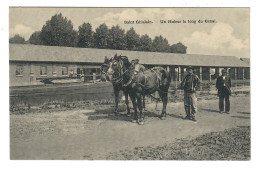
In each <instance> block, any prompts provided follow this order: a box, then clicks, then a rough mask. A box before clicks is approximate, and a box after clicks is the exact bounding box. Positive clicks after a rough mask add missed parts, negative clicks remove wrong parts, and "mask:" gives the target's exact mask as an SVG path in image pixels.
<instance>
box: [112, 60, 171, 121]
mask: <svg viewBox="0 0 260 169" xmlns="http://www.w3.org/2000/svg"><path fill="white" fill-rule="evenodd" d="M135 70H136V68H135V65H133V64H131V63H130V62H129V60H128V58H127V57H126V56H115V57H114V58H113V59H112V60H111V61H110V65H109V69H108V74H110V75H119V76H118V78H119V77H120V79H121V80H122V85H123V87H124V88H125V90H126V91H128V94H129V96H130V98H131V100H132V103H133V107H134V118H133V122H138V123H139V124H144V118H143V104H142V102H143V100H142V98H144V97H145V95H148V94H152V93H154V92H156V91H158V93H159V95H160V98H161V100H162V102H163V110H162V113H161V119H164V118H165V117H166V106H167V102H168V89H169V86H170V82H171V77H170V74H169V72H168V71H166V70H165V69H164V68H162V67H156V68H153V69H148V70H145V71H143V72H138V73H136V71H135ZM136 101H137V102H136ZM137 107H138V109H139V114H138V112H137Z"/></svg>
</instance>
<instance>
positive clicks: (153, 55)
mask: <svg viewBox="0 0 260 169" xmlns="http://www.w3.org/2000/svg"><path fill="white" fill-rule="evenodd" d="M9 51H10V57H9V60H10V61H27V62H69V63H70V62H74V63H103V62H104V57H105V56H107V57H109V58H111V57H113V56H114V55H115V54H116V53H117V54H118V55H123V56H127V57H128V58H129V60H132V59H139V62H140V63H141V64H147V65H190V66H212V67H214V66H215V67H249V66H250V65H249V64H247V63H246V62H243V61H241V60H240V59H238V58H237V57H235V56H215V55H198V54H196V55H194V54H177V53H160V52H143V51H128V50H110V49H94V48H73V47H59V46H41V45H28V44H10V46H9Z"/></svg>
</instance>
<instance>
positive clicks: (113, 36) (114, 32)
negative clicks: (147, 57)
mask: <svg viewBox="0 0 260 169" xmlns="http://www.w3.org/2000/svg"><path fill="white" fill-rule="evenodd" d="M108 35H109V39H108V48H109V49H118V50H122V49H126V39H125V31H124V30H123V29H121V28H120V27H119V25H116V26H112V28H111V29H109V34H108Z"/></svg>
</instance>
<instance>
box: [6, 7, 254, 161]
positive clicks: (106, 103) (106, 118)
mask: <svg viewBox="0 0 260 169" xmlns="http://www.w3.org/2000/svg"><path fill="white" fill-rule="evenodd" d="M249 26H250V8H83V7H82V8H71V7H66V8H61V7H60V8H59V7H10V8H9V99H10V105H9V110H10V116H9V117H10V159H11V160H233V161H249V160H251V134H250V133H251V132H250V130H251V119H250V117H251V111H250V28H249Z"/></svg>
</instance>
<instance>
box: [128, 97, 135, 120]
mask: <svg viewBox="0 0 260 169" xmlns="http://www.w3.org/2000/svg"><path fill="white" fill-rule="evenodd" d="M129 96H130V98H131V100H132V103H133V108H134V117H133V120H132V122H134V123H136V122H137V104H136V99H135V95H134V93H132V92H129Z"/></svg>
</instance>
